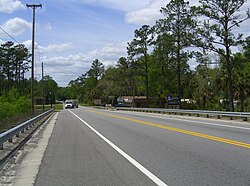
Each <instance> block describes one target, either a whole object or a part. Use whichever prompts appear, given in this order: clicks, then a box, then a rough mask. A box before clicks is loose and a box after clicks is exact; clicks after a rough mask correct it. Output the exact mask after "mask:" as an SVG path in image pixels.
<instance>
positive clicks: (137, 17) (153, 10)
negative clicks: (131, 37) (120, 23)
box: [125, 1, 165, 25]
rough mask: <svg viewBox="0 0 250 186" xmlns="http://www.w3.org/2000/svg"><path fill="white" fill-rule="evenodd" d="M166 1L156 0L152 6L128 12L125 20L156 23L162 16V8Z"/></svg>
mask: <svg viewBox="0 0 250 186" xmlns="http://www.w3.org/2000/svg"><path fill="white" fill-rule="evenodd" d="M164 5H165V3H164V2H162V1H155V2H154V3H152V4H150V6H148V7H145V8H142V9H140V10H136V11H131V12H128V13H127V14H126V16H125V21H126V22H127V23H132V24H138V25H142V24H154V23H155V21H156V20H158V19H159V18H161V17H162V14H161V13H160V8H161V7H162V6H164Z"/></svg>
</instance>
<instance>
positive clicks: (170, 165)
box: [35, 107, 250, 186]
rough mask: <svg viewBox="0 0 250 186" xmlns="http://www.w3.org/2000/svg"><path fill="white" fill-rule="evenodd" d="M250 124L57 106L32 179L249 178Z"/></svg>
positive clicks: (184, 181)
mask: <svg viewBox="0 0 250 186" xmlns="http://www.w3.org/2000/svg"><path fill="white" fill-rule="evenodd" d="M249 150H250V126H249V124H246V123H237V122H235V121H234V122H232V121H221V120H220V121H218V120H211V119H210V120H206V119H201V118H185V117H170V116H164V115H159V114H145V113H132V112H120V111H103V110H96V109H90V108H85V107H80V108H78V109H71V110H63V111H61V112H60V113H59V116H58V119H57V121H56V124H55V127H54V130H53V133H52V136H51V138H50V141H49V145H48V147H47V150H46V153H45V155H44V158H43V161H42V164H41V166H40V170H39V173H38V175H37V177H36V180H35V185H36V186H40V185H54V186H55V185H155V184H156V185H178V186H179V185H227V186H228V185H249V184H250V162H249V158H250V153H249Z"/></svg>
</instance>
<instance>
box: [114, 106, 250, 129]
mask: <svg viewBox="0 0 250 186" xmlns="http://www.w3.org/2000/svg"><path fill="white" fill-rule="evenodd" d="M119 113H122V112H120V111H119ZM123 114H128V113H124V112H123ZM129 114H133V115H137V116H142V115H141V114H137V113H129ZM147 114H148V113H147ZM151 114H152V113H151ZM147 116H148V117H152V118H162V119H170V120H176V121H185V122H189V123H198V124H204V125H213V126H218V127H227V128H235V129H243V130H250V128H247V127H239V126H231V125H225V124H214V123H209V122H204V121H195V120H190V119H179V118H167V117H162V116H155V115H147Z"/></svg>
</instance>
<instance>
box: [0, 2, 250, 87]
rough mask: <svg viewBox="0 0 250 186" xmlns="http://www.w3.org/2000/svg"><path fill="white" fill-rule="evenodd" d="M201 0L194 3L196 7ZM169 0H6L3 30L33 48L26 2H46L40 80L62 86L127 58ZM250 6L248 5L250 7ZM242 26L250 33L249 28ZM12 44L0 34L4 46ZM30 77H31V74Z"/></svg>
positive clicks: (0, 10)
mask: <svg viewBox="0 0 250 186" xmlns="http://www.w3.org/2000/svg"><path fill="white" fill-rule="evenodd" d="M197 1H198V0H195V1H192V3H196V2H197ZM168 2H169V0H140V1H134V0H123V1H121V0H53V1H52V0H51V1H46V0H0V26H1V27H2V28H3V29H4V30H6V31H7V32H8V33H9V34H11V35H12V36H13V37H14V38H15V39H16V40H17V41H18V42H19V43H24V44H25V45H26V46H27V47H28V48H30V47H31V41H30V40H31V21H32V10H31V9H28V8H27V7H26V6H25V4H26V3H28V4H40V3H41V4H42V5H43V8H42V9H37V13H36V40H35V41H36V56H35V59H36V61H35V76H36V78H37V79H38V80H40V79H41V62H42V61H43V62H44V66H45V68H44V69H45V75H50V76H52V77H53V79H54V80H55V81H56V82H57V83H58V85H59V86H67V84H68V83H69V81H70V80H73V79H76V78H77V77H78V76H79V75H81V74H83V73H85V72H86V71H87V70H88V69H89V68H90V66H91V63H92V61H93V60H94V59H99V60H100V61H101V62H102V63H104V64H105V66H106V67H107V66H109V65H114V64H116V61H117V60H118V59H119V57H122V56H125V57H126V55H127V54H126V46H127V42H129V41H131V40H132V39H133V34H134V30H135V29H137V28H139V27H140V26H141V25H143V24H151V25H152V24H154V23H155V21H156V20H157V19H159V18H160V17H161V16H162V15H161V14H160V12H159V10H160V8H161V7H162V6H165V5H166V4H167V3H168ZM249 4H250V3H249V2H248V4H247V5H246V6H245V7H244V9H246V8H247V7H249V6H248V5H249ZM247 22H248V23H245V24H244V25H242V27H241V28H240V29H241V30H242V31H243V32H244V33H246V34H247V35H250V31H249V29H248V26H247V24H249V21H247ZM8 40H12V39H11V38H9V37H8V36H7V35H6V34H4V33H3V32H2V31H1V30H0V43H2V42H5V41H8ZM29 75H30V74H27V76H29Z"/></svg>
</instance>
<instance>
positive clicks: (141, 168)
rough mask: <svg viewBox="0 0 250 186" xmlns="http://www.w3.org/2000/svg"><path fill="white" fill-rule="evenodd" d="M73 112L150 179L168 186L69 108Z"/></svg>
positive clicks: (160, 185)
mask: <svg viewBox="0 0 250 186" xmlns="http://www.w3.org/2000/svg"><path fill="white" fill-rule="evenodd" d="M69 112H70V113H71V114H73V115H74V116H75V117H76V118H78V119H79V120H80V121H81V122H82V123H84V124H85V125H86V126H87V127H89V128H90V129H91V130H92V131H93V132H94V133H96V134H97V135H98V136H99V137H100V138H102V139H103V140H104V141H105V142H106V143H108V144H109V145H110V146H111V147H112V148H113V149H115V150H116V151H117V152H118V153H119V154H121V155H122V156H123V157H124V158H126V159H127V160H128V161H129V162H130V163H132V164H133V165H134V166H135V167H137V168H138V169H139V170H140V171H141V172H142V173H143V174H145V175H146V176H147V177H148V178H149V179H151V180H152V181H153V182H155V183H156V184H157V185H159V186H167V184H165V183H164V182H163V181H161V180H160V179H159V178H158V177H156V176H155V175H154V174H153V173H151V172H150V171H149V170H147V169H146V168H145V167H144V166H142V165H141V164H140V163H139V162H137V161H136V160H135V159H133V158H132V157H130V156H129V155H128V154H127V153H125V152H124V151H123V150H121V149H120V148H119V147H117V146H116V145H115V144H114V143H112V142H111V141H110V140H109V139H107V138H106V137H104V136H103V135H102V134H101V133H99V132H98V131H97V130H95V129H94V128H93V127H92V126H90V125H89V124H88V123H87V122H86V121H84V120H83V119H82V118H80V117H79V116H77V115H76V114H75V113H73V112H72V111H70V110H69Z"/></svg>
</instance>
